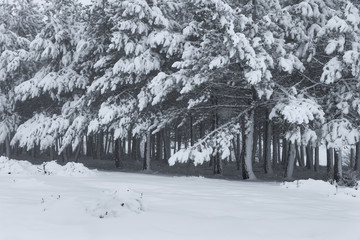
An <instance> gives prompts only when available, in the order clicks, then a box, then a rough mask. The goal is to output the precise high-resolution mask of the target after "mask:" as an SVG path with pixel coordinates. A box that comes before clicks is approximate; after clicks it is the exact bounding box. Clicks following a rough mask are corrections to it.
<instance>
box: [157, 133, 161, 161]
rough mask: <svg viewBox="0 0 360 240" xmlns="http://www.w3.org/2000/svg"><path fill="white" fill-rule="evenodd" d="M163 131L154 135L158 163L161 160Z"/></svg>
mask: <svg viewBox="0 0 360 240" xmlns="http://www.w3.org/2000/svg"><path fill="white" fill-rule="evenodd" d="M162 135H163V130H161V131H159V132H158V133H157V134H156V159H157V160H158V161H159V162H162V160H163V136H162Z"/></svg>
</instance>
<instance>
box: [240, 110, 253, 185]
mask: <svg viewBox="0 0 360 240" xmlns="http://www.w3.org/2000/svg"><path fill="white" fill-rule="evenodd" d="M253 147H254V110H252V111H250V113H249V114H248V116H247V119H246V132H245V148H244V149H245V152H244V166H243V173H244V174H243V178H244V179H256V176H255V174H254V172H253V169H252V152H253Z"/></svg>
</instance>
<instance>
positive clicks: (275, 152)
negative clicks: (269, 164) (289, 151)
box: [272, 126, 279, 167]
mask: <svg viewBox="0 0 360 240" xmlns="http://www.w3.org/2000/svg"><path fill="white" fill-rule="evenodd" d="M278 144H279V135H278V133H277V129H276V127H275V126H273V152H272V153H273V167H275V166H276V164H278V161H279V152H278Z"/></svg>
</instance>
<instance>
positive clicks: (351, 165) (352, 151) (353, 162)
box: [349, 148, 355, 169]
mask: <svg viewBox="0 0 360 240" xmlns="http://www.w3.org/2000/svg"><path fill="white" fill-rule="evenodd" d="M349 165H350V166H349V167H350V168H351V169H354V166H355V149H354V148H351V149H350V159H349Z"/></svg>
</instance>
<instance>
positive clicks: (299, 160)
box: [295, 142, 305, 167]
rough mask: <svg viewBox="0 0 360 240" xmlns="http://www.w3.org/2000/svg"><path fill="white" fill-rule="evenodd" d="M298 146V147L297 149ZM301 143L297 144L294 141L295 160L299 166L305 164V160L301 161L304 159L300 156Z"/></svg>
mask: <svg viewBox="0 0 360 240" xmlns="http://www.w3.org/2000/svg"><path fill="white" fill-rule="evenodd" d="M299 147H300V149H299ZM301 147H302V146H301V145H300V146H299V144H298V143H297V142H296V144H295V148H296V160H297V161H298V162H299V166H300V167H304V166H305V162H303V160H304V159H302V158H301V153H300V152H301Z"/></svg>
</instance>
